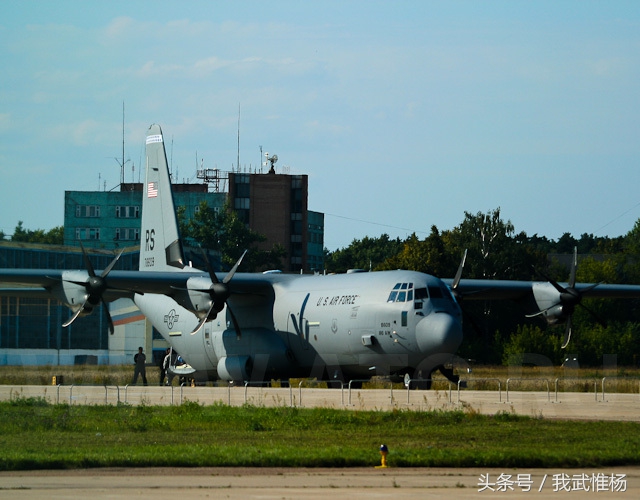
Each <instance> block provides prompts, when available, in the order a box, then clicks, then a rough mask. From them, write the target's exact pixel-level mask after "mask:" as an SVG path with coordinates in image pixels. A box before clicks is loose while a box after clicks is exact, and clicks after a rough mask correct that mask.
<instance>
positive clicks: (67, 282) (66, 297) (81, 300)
mask: <svg viewBox="0 0 640 500" xmlns="http://www.w3.org/2000/svg"><path fill="white" fill-rule="evenodd" d="M88 279H89V274H88V273H87V272H85V271H65V272H63V273H62V281H61V282H60V283H59V284H58V285H56V286H54V287H53V288H52V290H51V292H52V293H53V295H54V296H55V298H56V299H58V300H59V301H60V302H62V303H63V304H64V305H65V306H67V307H69V308H70V309H71V310H72V311H74V312H75V311H77V310H78V308H80V307H82V305H83V304H85V302H86V301H87V298H88V296H89V294H88V293H87V289H86V288H85V287H84V286H83V285H79V284H78V283H81V282H85V281H87V280H88ZM94 305H95V304H90V303H88V302H87V303H86V304H85V307H84V309H83V311H82V313H81V315H82V316H84V315H86V314H89V313H91V311H93V306H94Z"/></svg>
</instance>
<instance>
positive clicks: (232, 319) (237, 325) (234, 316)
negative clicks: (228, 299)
mask: <svg viewBox="0 0 640 500" xmlns="http://www.w3.org/2000/svg"><path fill="white" fill-rule="evenodd" d="M227 311H229V316H231V321H232V323H233V328H235V330H236V338H237V339H238V340H240V338H241V337H242V332H241V331H240V325H239V324H238V320H237V319H236V315H235V314H233V311H232V310H231V307H230V306H229V304H227Z"/></svg>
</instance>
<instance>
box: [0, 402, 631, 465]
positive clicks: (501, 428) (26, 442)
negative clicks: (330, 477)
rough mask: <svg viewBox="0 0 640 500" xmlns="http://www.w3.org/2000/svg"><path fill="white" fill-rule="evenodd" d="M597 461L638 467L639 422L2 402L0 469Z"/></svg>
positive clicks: (439, 413)
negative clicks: (385, 450) (382, 450)
mask: <svg viewBox="0 0 640 500" xmlns="http://www.w3.org/2000/svg"><path fill="white" fill-rule="evenodd" d="M382 443H385V444H386V445H387V446H388V447H389V451H390V452H389V456H388V460H389V464H390V465H391V466H396V467H409V466H413V467H424V466H433V467H435V466H440V467H468V466H477V467H542V466H544V467H598V466H613V465H638V464H640V424H639V423H635V422H572V421H551V420H545V419H537V418H531V417H520V416H516V415H513V414H508V413H501V414H498V415H495V416H484V415H480V414H477V413H474V412H469V413H464V412H461V411H456V412H440V411H436V412H414V411H390V412H383V411H367V412H365V411H343V410H334V409H327V408H317V409H300V408H290V407H279V408H264V407H255V406H243V407H229V406H224V405H213V406H202V405H199V404H197V403H185V404H183V405H181V406H172V407H156V406H144V405H143V406H128V405H120V406H68V405H51V404H47V403H46V402H45V401H44V400H42V399H40V398H28V399H27V398H26V399H14V400H12V401H8V402H2V403H0V449H2V453H1V454H0V470H20V469H22V470H24V469H45V468H46V469H60V468H81V467H155V466H188V467H204V466H252V467H267V466H283V467H355V466H373V465H377V464H379V463H380V455H379V452H378V450H379V447H380V445H381V444H382Z"/></svg>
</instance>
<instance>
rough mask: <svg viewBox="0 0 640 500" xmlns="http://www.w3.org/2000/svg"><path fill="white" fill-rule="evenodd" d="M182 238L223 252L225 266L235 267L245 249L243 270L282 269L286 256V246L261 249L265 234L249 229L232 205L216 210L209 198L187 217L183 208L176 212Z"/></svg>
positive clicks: (222, 259)
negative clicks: (232, 208) (190, 216)
mask: <svg viewBox="0 0 640 500" xmlns="http://www.w3.org/2000/svg"><path fill="white" fill-rule="evenodd" d="M177 216H178V224H179V226H180V232H181V234H182V237H183V238H184V239H185V240H187V242H188V241H189V240H191V241H194V242H196V243H197V244H198V245H200V246H202V247H203V248H207V249H210V250H213V251H215V252H219V253H220V258H221V261H222V264H223V266H225V267H227V268H231V267H233V265H235V263H236V262H237V260H238V259H239V258H240V256H241V255H242V253H243V252H244V251H245V250H248V252H247V255H246V256H245V258H244V260H243V261H242V267H241V269H242V271H244V272H255V271H261V270H265V269H280V268H281V267H282V258H283V257H284V256H285V251H284V247H283V246H282V245H279V244H276V245H274V246H273V247H272V248H271V249H270V250H262V249H260V247H259V245H260V243H263V242H265V241H266V237H265V236H264V235H261V234H259V233H256V232H255V231H252V230H251V229H249V228H248V227H247V226H246V224H244V223H243V222H242V221H241V220H240V219H239V218H238V215H237V214H236V212H234V211H233V210H231V208H230V206H229V204H228V203H227V204H225V206H224V207H223V208H222V209H221V210H219V211H215V210H214V209H212V208H210V207H209V205H208V204H207V202H206V201H202V202H201V203H200V206H199V210H198V212H197V213H196V214H195V215H194V217H193V218H192V219H190V220H186V217H185V214H184V208H183V207H179V208H178V211H177Z"/></svg>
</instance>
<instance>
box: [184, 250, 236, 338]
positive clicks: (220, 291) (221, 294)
mask: <svg viewBox="0 0 640 500" xmlns="http://www.w3.org/2000/svg"><path fill="white" fill-rule="evenodd" d="M246 254H247V250H245V251H244V252H243V254H242V255H241V256H240V258H239V259H238V261H237V262H236V263H235V265H234V266H233V267H232V268H231V270H230V271H229V272H228V273H227V275H226V276H225V277H224V278H223V280H222V282H221V281H220V280H219V279H218V277H217V276H216V273H215V272H214V271H213V268H212V267H211V263H210V262H209V258H208V257H207V253H206V252H205V251H204V249H203V250H202V256H203V258H204V262H205V264H206V266H207V272H208V273H209V278H210V279H211V286H210V287H209V288H206V289H200V290H196V291H198V292H202V293H208V294H209V296H210V297H211V299H212V301H211V307H210V308H209V311H207V314H206V315H204V316H203V317H202V318H200V322H199V323H198V326H196V328H195V329H194V330H193V331H192V332H191V335H195V334H196V333H198V332H199V331H200V329H201V328H202V327H203V326H204V324H205V323H206V322H207V321H210V320H212V319H215V318H216V317H217V316H218V313H219V312H220V311H222V309H223V308H224V306H225V304H226V306H227V311H229V316H231V321H232V322H233V327H234V329H235V331H236V335H237V337H238V339H239V338H240V337H241V335H242V333H241V331H240V325H239V324H238V320H237V319H236V315H235V314H234V313H233V311H232V310H231V307H230V306H229V304H228V302H227V301H228V299H229V297H230V296H231V291H230V289H229V285H228V283H229V282H230V281H231V278H233V275H234V274H235V273H236V271H237V270H238V267H239V266H240V263H241V262H242V259H244V256H245V255H246Z"/></svg>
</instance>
